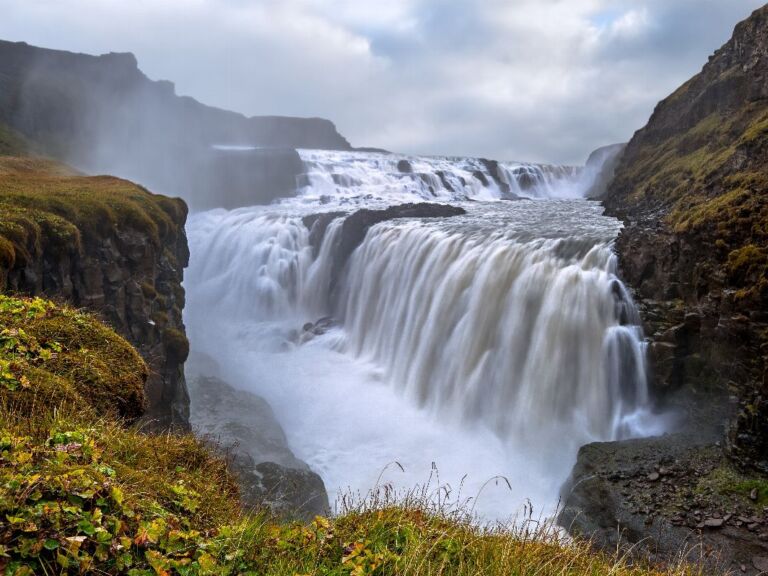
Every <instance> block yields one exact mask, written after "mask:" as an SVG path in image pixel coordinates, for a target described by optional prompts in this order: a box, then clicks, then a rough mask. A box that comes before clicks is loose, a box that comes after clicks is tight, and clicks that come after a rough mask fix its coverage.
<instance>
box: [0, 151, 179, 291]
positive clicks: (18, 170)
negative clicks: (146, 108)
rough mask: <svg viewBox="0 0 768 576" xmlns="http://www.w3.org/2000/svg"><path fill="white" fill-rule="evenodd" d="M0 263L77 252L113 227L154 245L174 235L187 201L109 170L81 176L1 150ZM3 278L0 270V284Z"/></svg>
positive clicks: (11, 264) (16, 263)
mask: <svg viewBox="0 0 768 576" xmlns="http://www.w3.org/2000/svg"><path fill="white" fill-rule="evenodd" d="M0 212H1V213H2V214H3V218H2V219H0V268H2V269H5V270H8V269H11V268H13V267H23V266H24V265H25V264H26V263H27V262H33V261H35V260H37V259H38V258H39V257H40V256H41V255H42V254H46V255H52V256H56V255H57V254H62V253H67V254H77V253H79V252H80V251H81V249H82V246H83V243H91V244H97V243H99V242H101V241H103V239H104V238H108V237H111V236H113V235H114V234H115V233H121V232H122V233H125V232H131V231H134V232H138V233H141V234H143V235H146V236H147V237H148V238H149V241H150V243H151V244H152V245H153V246H154V247H155V248H158V249H159V248H160V247H161V246H162V244H163V240H164V239H165V238H168V237H175V236H176V235H178V233H179V230H178V226H179V225H178V222H184V220H185V217H186V205H185V204H184V202H183V201H181V200H179V199H172V198H167V197H165V196H160V195H155V194H151V193H150V192H148V191H147V190H145V189H144V188H142V187H140V186H137V185H136V184H133V183H132V182H128V181H127V180H122V179H120V178H114V177H111V176H90V177H88V176H83V175H82V174H79V173H77V172H75V171H74V170H72V169H71V168H69V167H67V166H65V165H63V164H60V163H58V162H55V161H53V160H47V159H43V158H36V157H29V156H28V157H11V156H1V155H0ZM4 283H5V279H4V278H3V277H2V275H0V289H1V288H2V287H3V285H4Z"/></svg>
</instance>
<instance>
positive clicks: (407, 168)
mask: <svg viewBox="0 0 768 576" xmlns="http://www.w3.org/2000/svg"><path fill="white" fill-rule="evenodd" d="M397 170H398V172H402V173H403V174H412V173H413V166H412V165H411V163H410V162H408V160H406V159H405V158H403V159H402V160H398V161H397Z"/></svg>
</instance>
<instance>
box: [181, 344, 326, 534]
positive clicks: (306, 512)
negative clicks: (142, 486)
mask: <svg viewBox="0 0 768 576" xmlns="http://www.w3.org/2000/svg"><path fill="white" fill-rule="evenodd" d="M198 360H202V361H198ZM201 364H205V365H206V367H207V368H209V369H210V367H211V366H212V365H213V366H215V362H212V361H211V360H210V359H208V360H207V361H205V360H204V359H193V361H192V362H191V369H190V373H191V374H192V373H194V372H195V371H196V370H197V369H198V368H199V367H200V366H201ZM214 371H215V368H214ZM189 390H190V395H191V397H192V404H191V417H190V420H191V423H192V426H193V428H194V430H195V432H196V434H198V435H200V436H201V437H203V438H204V439H206V440H207V442H208V443H209V444H210V445H211V446H213V447H214V448H215V449H216V451H218V452H219V453H222V454H223V455H224V456H225V457H226V458H227V459H228V460H229V462H230V469H231V470H232V472H233V474H234V476H235V478H236V479H237V482H238V484H239V486H240V498H241V501H242V504H243V506H244V507H245V508H246V509H249V508H255V509H259V508H262V507H264V506H266V507H267V508H269V509H270V510H271V511H272V512H273V513H274V514H276V515H277V516H280V517H282V518H286V519H301V520H309V519H312V518H314V517H315V516H316V515H324V514H328V513H329V510H330V506H329V503H328V494H327V492H326V490H325V485H324V484H323V480H322V478H320V476H318V475H317V474H316V473H315V472H313V471H312V470H310V468H309V466H308V465H307V464H306V462H303V461H302V460H299V459H298V458H296V456H295V455H294V454H293V452H292V451H291V449H290V447H289V446H288V440H287V438H286V436H285V432H284V431H283V429H282V427H281V426H280V424H279V423H278V421H277V419H276V418H275V415H274V412H273V411H272V408H271V407H270V406H269V404H268V403H267V402H266V400H264V399H263V398H261V397H259V396H257V395H255V394H252V393H250V392H246V391H243V390H238V389H236V388H234V387H232V386H230V385H229V384H227V383H226V382H224V381H223V380H221V379H220V378H218V377H215V376H205V375H203V376H200V375H196V376H193V377H192V376H191V377H190V378H189Z"/></svg>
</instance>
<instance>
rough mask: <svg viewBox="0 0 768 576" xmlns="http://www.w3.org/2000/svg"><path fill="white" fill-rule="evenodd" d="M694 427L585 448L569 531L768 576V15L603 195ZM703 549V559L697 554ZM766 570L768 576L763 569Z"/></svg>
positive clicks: (713, 61) (657, 378)
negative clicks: (617, 220)
mask: <svg viewBox="0 0 768 576" xmlns="http://www.w3.org/2000/svg"><path fill="white" fill-rule="evenodd" d="M603 200H604V205H605V207H606V211H607V213H608V214H609V215H614V216H616V217H618V218H620V219H622V220H623V221H624V224H625V227H624V229H623V230H622V232H621V233H620V235H619V238H618V240H617V242H616V250H617V252H618V256H619V262H620V269H621V273H622V276H623V278H624V279H625V281H627V282H628V283H629V284H630V285H631V286H632V287H633V288H634V291H635V295H636V300H637V302H638V304H639V306H640V308H641V311H642V315H643V320H644V325H645V328H646V331H647V333H648V336H649V341H650V342H649V361H650V364H651V369H652V371H653V374H654V378H653V385H654V392H655V396H656V397H657V398H658V399H659V404H660V408H662V409H666V410H671V411H674V413H675V414H676V416H677V417H678V418H679V420H680V426H679V429H680V431H679V432H678V433H676V434H672V435H669V436H665V437H662V438H659V439H650V440H638V441H633V442H628V443H612V444H594V445H590V446H586V447H584V448H583V449H582V450H581V452H580V454H579V461H578V463H577V465H576V468H575V470H574V472H573V475H572V478H571V481H570V482H569V483H568V484H567V485H566V487H565V489H564V497H565V499H566V506H565V510H564V514H563V515H562V516H561V522H562V523H563V524H564V525H566V526H567V527H569V528H571V530H572V531H574V532H582V533H586V534H588V535H590V536H592V537H593V538H594V539H595V542H596V543H597V544H599V545H602V546H605V547H607V548H611V547H615V546H616V544H617V542H618V541H619V540H621V539H624V541H628V542H630V543H636V546H637V547H638V549H642V550H651V552H653V553H658V554H660V555H661V557H666V558H669V557H674V556H675V555H677V554H678V553H680V551H681V549H683V548H686V549H688V551H689V553H690V554H691V555H699V556H705V557H706V561H707V562H710V564H711V566H712V567H714V568H718V569H723V568H726V567H728V568H736V569H739V568H740V569H741V570H742V572H748V573H753V572H754V571H757V572H761V573H762V570H764V569H765V566H768V547H766V544H765V542H766V540H768V531H767V530H766V526H767V525H768V519H767V518H766V514H765V510H766V509H765V508H763V506H764V505H765V504H766V499H767V497H768V490H766V488H767V487H768V484H766V482H765V476H764V474H765V473H766V472H768V388H767V387H768V371H767V368H768V6H764V7H763V8H760V9H758V10H757V11H755V12H754V13H753V14H752V15H751V17H750V18H748V19H747V20H745V21H744V22H741V23H740V24H738V25H737V26H736V28H735V31H734V34H733V37H732V38H731V40H730V41H729V42H728V43H726V44H725V45H724V46H723V47H722V48H720V49H719V50H717V52H715V54H714V55H713V56H711V57H710V59H709V61H708V63H707V64H706V65H705V66H704V67H703V69H702V71H701V72H700V73H699V74H698V75H696V76H694V77H693V78H692V79H691V80H689V81H688V82H686V83H685V84H684V85H683V86H681V87H680V88H679V89H678V90H677V91H675V92H674V93H673V94H672V95H671V96H669V97H668V98H666V99H665V100H663V101H662V102H660V103H659V104H658V106H657V107H656V109H655V110H654V112H653V115H652V116H651V118H650V120H649V122H648V124H647V125H646V126H645V127H644V128H642V129H641V130H639V131H638V132H637V133H636V134H635V135H634V137H633V138H632V140H631V141H630V142H629V144H628V145H627V146H626V149H625V150H624V152H623V154H622V155H621V157H620V160H619V162H618V165H617V167H616V170H615V177H614V179H613V180H612V182H611V183H610V185H609V186H608V188H607V191H606V192H605V195H604V196H603ZM697 543H699V544H701V546H700V547H699V548H695V549H693V548H692V547H694V546H695V545H696V544H697ZM757 572H755V573H757Z"/></svg>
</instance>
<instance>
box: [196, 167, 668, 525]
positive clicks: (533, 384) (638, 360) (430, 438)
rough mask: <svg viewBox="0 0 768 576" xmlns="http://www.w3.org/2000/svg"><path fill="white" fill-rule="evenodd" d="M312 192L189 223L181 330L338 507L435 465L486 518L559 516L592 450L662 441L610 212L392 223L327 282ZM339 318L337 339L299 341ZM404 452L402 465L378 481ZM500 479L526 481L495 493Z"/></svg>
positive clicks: (501, 208) (513, 205)
mask: <svg viewBox="0 0 768 576" xmlns="http://www.w3.org/2000/svg"><path fill="white" fill-rule="evenodd" d="M337 180H338V178H337ZM409 182H410V180H409ZM312 190H314V192H312V191H309V192H307V191H305V194H304V195H303V196H300V197H299V199H297V200H296V201H293V202H291V203H288V204H283V205H280V206H270V207H254V208H245V209H240V210H235V211H230V212H227V211H224V210H214V211H210V212H206V213H201V214H195V215H193V216H192V217H191V218H190V221H189V223H188V228H187V230H188V234H189V239H190V247H191V253H192V258H191V262H190V268H189V271H188V274H187V279H186V282H185V285H186V288H187V292H188V305H187V313H186V316H185V320H186V323H187V327H188V334H189V336H190V340H191V343H192V348H193V350H195V351H196V352H198V353H203V354H207V355H209V356H211V357H213V358H216V359H217V361H218V363H219V365H220V366H221V367H222V374H221V375H222V376H223V377H224V379H225V380H227V381H229V382H231V383H232V384H234V385H236V386H238V387H241V388H244V389H248V390H252V391H254V392H256V393H258V394H259V395H261V396H263V397H264V398H265V399H267V401H268V402H269V403H270V404H271V405H272V407H273V408H274V410H275V413H276V415H277V417H278V419H279V420H280V422H281V424H282V425H283V427H284V428H285V430H286V433H287V435H288V440H289V443H290V444H291V447H292V449H293V450H294V452H295V453H296V455H297V456H298V457H299V458H301V459H303V460H305V461H306V462H307V463H308V464H309V465H310V466H311V467H312V468H313V469H314V470H315V471H316V472H318V473H319V474H320V475H321V476H322V478H323V480H324V481H325V483H326V487H327V488H328V491H329V494H330V496H331V499H332V500H333V498H334V496H336V495H338V494H340V493H344V492H346V491H348V490H352V491H358V492H360V493H363V494H364V493H365V492H366V491H367V490H369V489H371V488H372V487H373V486H374V484H375V483H376V482H377V481H380V482H389V483H392V484H393V485H394V486H395V487H396V488H401V489H408V488H412V487H414V486H415V485H417V484H419V483H424V482H426V481H427V480H428V479H429V477H430V474H434V469H435V468H436V469H437V470H438V471H439V474H440V482H441V483H443V484H449V485H450V486H451V487H452V488H453V489H454V492H453V497H456V492H457V490H458V488H459V486H462V496H463V497H469V496H471V497H476V496H479V497H478V498H477V501H476V502H475V504H474V506H475V511H476V512H477V513H479V514H480V515H481V516H482V517H483V518H484V519H487V520H501V521H504V520H507V519H509V518H510V517H512V516H514V515H515V514H516V513H518V512H519V511H520V510H521V508H522V506H523V505H524V504H525V503H526V502H527V501H528V500H530V501H531V502H533V503H534V506H535V509H536V510H537V511H538V510H544V511H546V512H547V513H551V512H552V511H553V510H554V508H555V506H556V505H557V501H558V490H559V487H560V485H561V484H562V482H563V481H564V480H565V479H566V477H567V476H568V473H569V472H570V469H571V467H572V465H573V463H574V461H575V457H576V452H577V450H578V448H579V446H581V445H583V444H585V443H588V442H591V441H596V440H611V439H617V438H624V437H630V436H642V435H647V434H651V433H656V432H659V431H660V429H659V428H658V424H657V421H656V420H655V419H654V417H653V416H652V415H651V414H650V413H649V410H648V408H649V398H648V388H647V379H646V374H645V361H644V354H645V351H644V344H643V341H642V331H641V328H640V326H639V325H638V319H637V313H636V311H635V309H634V305H633V304H632V301H631V298H630V297H629V295H628V294H627V292H626V290H625V289H624V287H623V285H622V284H621V282H620V281H619V279H618V278H617V277H616V269H615V267H616V262H615V257H614V255H613V253H612V249H611V245H612V242H613V240H614V238H615V237H616V234H617V232H618V230H619V227H620V224H619V222H617V221H616V220H614V219H612V218H606V217H604V216H602V215H601V212H602V210H601V208H600V207H599V205H597V204H595V203H590V202H585V201H582V200H547V201H518V202H470V203H465V204H462V205H463V206H464V207H465V208H466V210H467V214H466V215H465V216H458V217H453V218H448V219H439V220H431V219H404V220H394V221H390V222H384V223H381V224H378V225H376V226H374V227H373V228H372V229H371V230H369V232H368V234H367V236H366V238H365V240H364V242H363V244H362V245H361V246H359V248H358V249H357V250H356V251H355V252H354V253H353V255H352V257H351V259H350V260H349V262H348V263H347V265H346V267H345V269H344V272H343V274H342V276H341V277H340V278H338V279H336V280H337V282H338V284H337V287H336V289H335V290H333V291H331V285H332V278H331V274H332V268H333V259H334V247H335V243H336V242H337V241H338V237H339V234H340V233H341V229H342V222H343V221H342V219H337V220H335V221H334V222H333V223H331V224H330V226H329V227H328V229H327V230H326V231H325V235H324V240H323V242H322V245H320V246H319V247H316V248H319V249H316V248H313V246H312V245H311V244H310V230H309V229H307V228H306V226H304V224H303V223H302V220H301V216H302V215H304V214H309V213H316V212H318V210H319V206H318V205H317V203H315V202H312V201H310V200H308V195H309V196H312V195H314V194H315V192H316V191H317V188H313V189H312ZM400 191H401V192H402V191H403V189H400ZM404 193H406V194H411V193H410V192H407V191H406V192H404ZM369 203H371V202H370V199H369ZM341 204H343V202H342V203H341ZM333 207H334V208H338V206H337V205H334V206H333ZM327 316H330V317H333V318H334V319H335V320H336V321H337V324H336V326H335V327H333V328H332V329H330V330H328V331H327V332H326V333H324V334H322V335H320V336H315V337H311V338H309V337H307V334H306V333H303V332H302V326H304V324H305V323H308V322H315V321H317V320H318V319H319V318H321V317H327ZM394 461H397V462H399V463H400V464H401V465H402V467H403V468H404V471H401V470H400V468H399V467H397V466H390V467H389V468H387V469H386V471H385V472H384V474H383V475H382V476H381V479H379V476H380V474H381V473H382V470H384V469H385V467H387V465H388V464H390V463H392V462H394ZM497 475H501V476H504V477H505V478H506V479H508V480H509V483H510V485H511V488H512V489H511V490H510V489H509V488H508V487H507V485H506V482H498V483H496V482H491V483H490V484H488V485H486V486H485V487H483V486H484V485H485V484H486V483H487V481H488V480H489V479H491V478H493V477H495V476H497Z"/></svg>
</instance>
